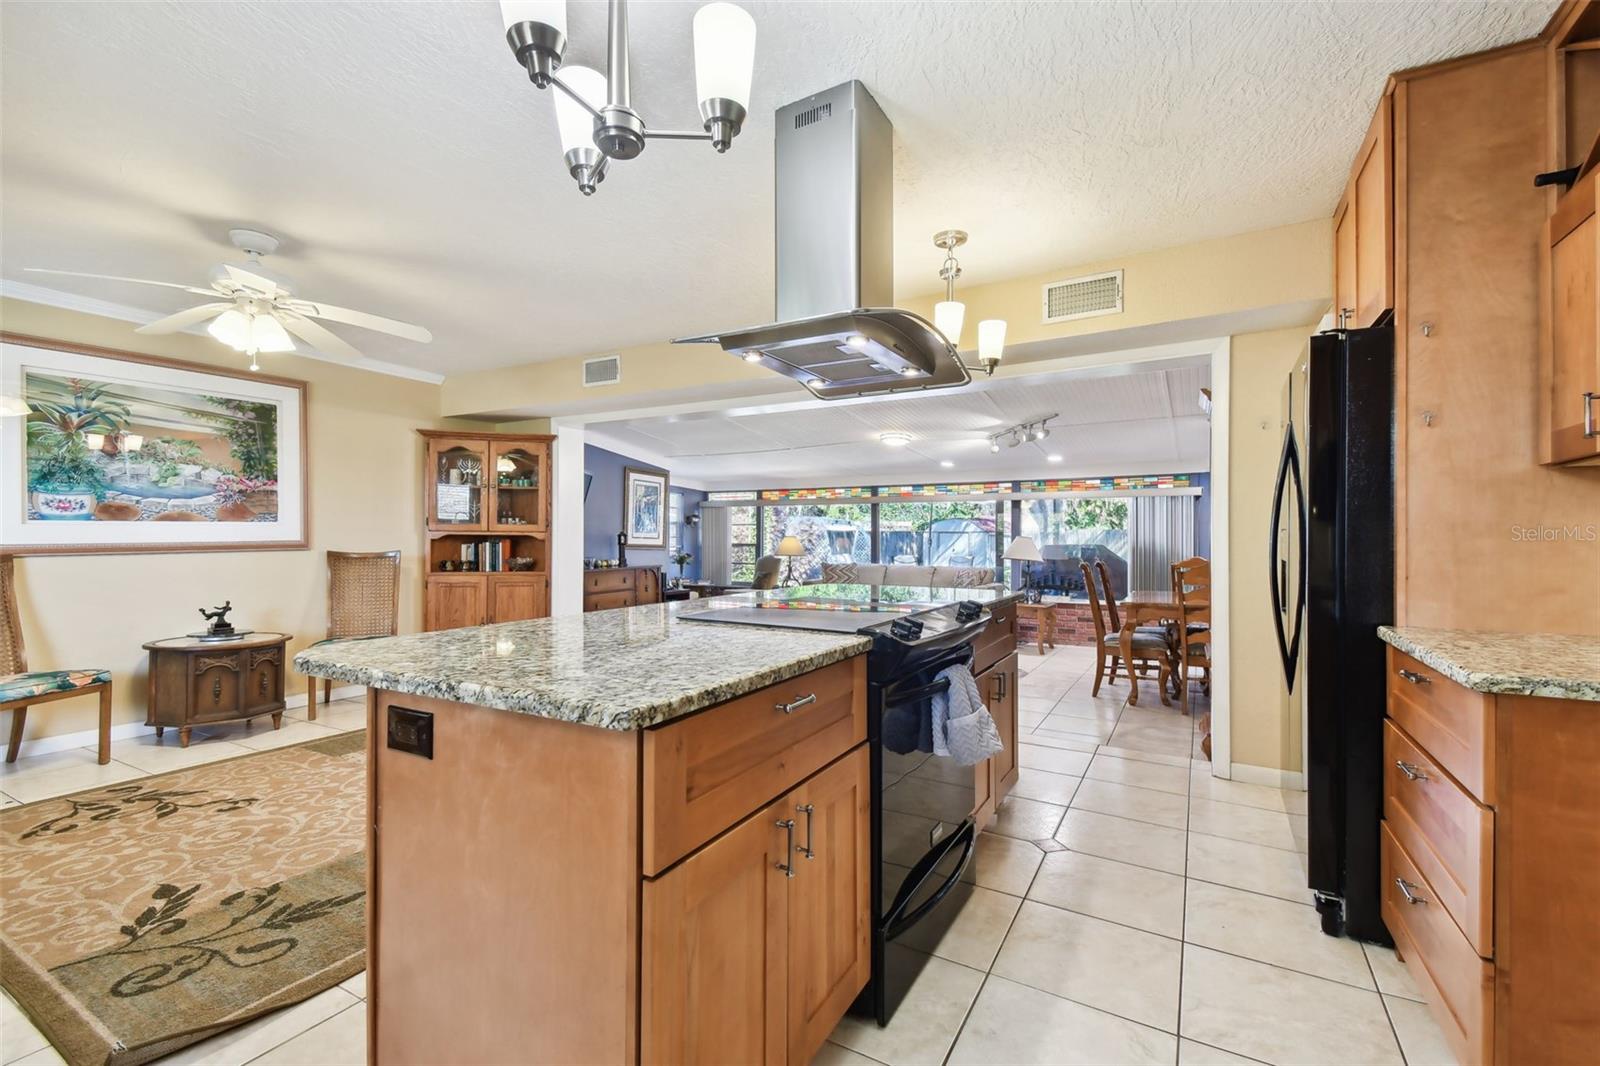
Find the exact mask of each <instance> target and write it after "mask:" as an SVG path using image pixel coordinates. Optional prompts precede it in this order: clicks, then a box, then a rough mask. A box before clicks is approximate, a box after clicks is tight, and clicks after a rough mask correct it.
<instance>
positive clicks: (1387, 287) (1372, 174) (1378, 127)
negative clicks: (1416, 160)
mask: <svg viewBox="0 0 1600 1066" xmlns="http://www.w3.org/2000/svg"><path fill="white" fill-rule="evenodd" d="M1350 183H1351V184H1350V187H1351V192H1352V195H1353V197H1354V202H1353V203H1352V204H1351V207H1350V213H1353V214H1354V215H1355V237H1356V248H1355V274H1356V291H1355V304H1354V306H1355V309H1356V316H1355V321H1354V322H1351V323H1348V325H1352V326H1356V327H1358V328H1365V327H1367V326H1371V325H1373V324H1374V323H1376V322H1377V321H1378V319H1379V318H1381V317H1382V316H1383V313H1384V312H1385V311H1387V310H1389V309H1390V308H1392V307H1393V306H1394V107H1393V97H1391V96H1388V95H1385V96H1384V97H1383V99H1382V100H1380V101H1379V102H1378V110H1377V113H1376V114H1374V115H1373V116H1372V125H1371V126H1370V127H1369V128H1368V129H1367V136H1366V139H1365V140H1363V141H1362V142H1361V150H1360V152H1358V153H1357V154H1356V163H1355V169H1354V171H1353V172H1352V174H1351V179H1350ZM1337 237H1338V233H1337V231H1335V241H1336V242H1337ZM1345 306H1350V305H1345Z"/></svg>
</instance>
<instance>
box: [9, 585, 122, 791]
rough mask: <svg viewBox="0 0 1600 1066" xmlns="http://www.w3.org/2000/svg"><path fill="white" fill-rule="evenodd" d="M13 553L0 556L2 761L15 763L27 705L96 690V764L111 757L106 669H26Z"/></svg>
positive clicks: (109, 698)
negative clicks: (7, 721)
mask: <svg viewBox="0 0 1600 1066" xmlns="http://www.w3.org/2000/svg"><path fill="white" fill-rule="evenodd" d="M15 560H16V557H15V556H11V555H0V711H10V712H11V742H10V743H9V744H7V745H6V762H16V761H17V751H18V749H20V748H21V747H22V729H23V726H24V725H25V724H26V723H27V720H28V708H29V707H32V706H34V705H35V704H39V703H52V702H54V701H55V700H65V699H71V698H72V697H73V696H87V695H89V694H90V693H96V694H98V695H99V697H100V753H99V758H100V765H102V766H104V765H105V764H106V763H108V762H110V761H111V671H110V670H32V671H30V670H29V669H28V650H27V648H25V647H23V644H22V616H21V614H20V613H19V612H18V610H17V584H16V575H15Z"/></svg>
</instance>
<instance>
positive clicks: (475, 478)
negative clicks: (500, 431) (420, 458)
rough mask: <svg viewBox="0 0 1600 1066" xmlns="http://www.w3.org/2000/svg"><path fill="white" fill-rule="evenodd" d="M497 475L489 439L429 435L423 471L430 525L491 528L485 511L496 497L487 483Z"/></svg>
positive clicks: (462, 529) (456, 529)
mask: <svg viewBox="0 0 1600 1066" xmlns="http://www.w3.org/2000/svg"><path fill="white" fill-rule="evenodd" d="M493 477H494V466H493V464H492V463H491V461H490V459H489V442H488V441H486V440H483V439H481V438H480V439H474V438H472V437H429V438H428V461H427V463H426V465H425V466H424V467H423V471H422V495H423V498H424V500H425V501H426V503H427V508H428V528H429V529H434V530H444V531H446V532H457V533H459V532H470V531H475V530H483V529H487V528H489V525H488V516H487V515H486V514H485V512H486V511H487V509H488V505H490V504H492V503H493V501H492V500H489V499H487V498H486V496H485V490H484V486H485V485H487V484H489V482H490V479H492V478H493Z"/></svg>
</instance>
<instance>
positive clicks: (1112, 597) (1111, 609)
mask: <svg viewBox="0 0 1600 1066" xmlns="http://www.w3.org/2000/svg"><path fill="white" fill-rule="evenodd" d="M1094 568H1095V572H1096V573H1098V574H1099V575H1100V588H1101V590H1102V592H1103V593H1104V595H1105V598H1106V616H1107V618H1109V619H1110V621H1111V628H1110V632H1111V633H1113V634H1115V633H1121V632H1122V615H1121V613H1120V612H1119V611H1118V610H1117V592H1116V588H1115V587H1114V586H1113V585H1112V584H1111V570H1110V568H1109V567H1107V566H1106V561H1105V560H1104V559H1096V560H1095V561H1094ZM1083 583H1084V584H1085V585H1088V584H1089V583H1090V582H1089V578H1088V575H1087V574H1086V575H1084V579H1083ZM1137 631H1138V632H1140V633H1152V634H1154V635H1156V636H1159V637H1160V638H1161V639H1162V640H1164V641H1166V642H1167V645H1168V648H1167V650H1168V653H1169V654H1168V656H1167V657H1168V658H1169V659H1170V660H1171V661H1172V662H1173V663H1174V664H1176V662H1177V654H1178V649H1177V644H1176V642H1175V641H1174V640H1173V639H1172V638H1171V637H1170V636H1169V635H1168V633H1167V627H1166V626H1140V627H1139V628H1138V630H1137ZM1116 679H1117V664H1116V662H1113V663H1112V664H1111V676H1110V677H1109V678H1107V680H1108V681H1115V680H1116ZM1174 695H1176V693H1174Z"/></svg>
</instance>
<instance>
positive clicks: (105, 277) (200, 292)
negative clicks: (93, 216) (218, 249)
mask: <svg viewBox="0 0 1600 1066" xmlns="http://www.w3.org/2000/svg"><path fill="white" fill-rule="evenodd" d="M22 269H23V272H24V273H27V274H56V275H58V276H60V277H64V278H98V279H99V280H101V281H129V282H132V283H133V284H135V285H159V286H161V287H162V288H164V289H182V290H183V291H184V292H192V293H194V294H195V295H196V296H215V295H217V292H216V290H215V289H199V288H196V287H195V286H193V285H180V284H179V283H177V282H176V281H151V280H150V279H149V278H124V277H121V276H119V275H117V274H85V273H84V272H83V271H81V270H47V269H45V268H44V267H23V268H22Z"/></svg>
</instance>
